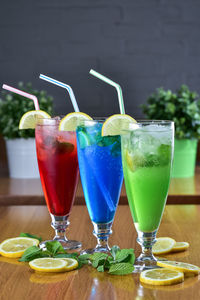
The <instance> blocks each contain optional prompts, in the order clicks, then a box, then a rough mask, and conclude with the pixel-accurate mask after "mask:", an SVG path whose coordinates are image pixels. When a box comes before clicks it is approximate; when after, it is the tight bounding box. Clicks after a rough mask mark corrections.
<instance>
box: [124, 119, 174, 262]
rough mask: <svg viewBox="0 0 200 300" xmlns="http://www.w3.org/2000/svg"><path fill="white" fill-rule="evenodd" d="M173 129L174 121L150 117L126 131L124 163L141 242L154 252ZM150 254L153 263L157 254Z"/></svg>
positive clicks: (129, 197) (167, 181)
mask: <svg viewBox="0 0 200 300" xmlns="http://www.w3.org/2000/svg"><path fill="white" fill-rule="evenodd" d="M173 130H174V129H173V123H172V122H165V121H157V122H156V121H148V122H142V123H137V124H131V125H130V130H129V131H128V132H127V133H126V134H124V135H122V163H123V171H124V180H125V186H126V192H127V197H128V201H129V206H130V210H131V214H132V217H133V221H134V224H135V227H136V230H137V232H138V236H139V238H138V242H139V243H140V244H141V245H142V248H144V249H143V250H145V248H148V251H150V252H151V248H152V245H153V243H154V242H155V236H156V232H157V230H158V227H159V224H160V221H161V217H162V214H163V211H164V207H165V203H166V199H167V193H168V188H169V182H170V173H171V164H172V153H173V136H174V131H173ZM145 251H146V250H145ZM149 254H150V256H148V259H147V260H148V262H149V264H150V261H151V263H152V260H154V259H155V258H154V257H153V255H152V253H149ZM143 256H144V253H143ZM142 262H143V263H144V261H142Z"/></svg>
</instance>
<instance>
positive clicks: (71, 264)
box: [57, 258, 78, 271]
mask: <svg viewBox="0 0 200 300" xmlns="http://www.w3.org/2000/svg"><path fill="white" fill-rule="evenodd" d="M57 259H62V260H64V261H66V263H67V266H66V267H65V271H72V270H74V269H77V267H78V261H77V260H76V259H74V258H57Z"/></svg>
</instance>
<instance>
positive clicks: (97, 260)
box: [90, 252, 108, 268]
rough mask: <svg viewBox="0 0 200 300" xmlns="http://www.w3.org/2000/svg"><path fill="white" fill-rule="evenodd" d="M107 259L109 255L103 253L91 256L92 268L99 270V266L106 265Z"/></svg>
mask: <svg viewBox="0 0 200 300" xmlns="http://www.w3.org/2000/svg"><path fill="white" fill-rule="evenodd" d="M107 257H108V254H106V253H101V252H96V253H94V254H92V255H90V260H91V261H92V266H93V267H94V268H97V267H98V265H102V264H104V262H105V260H106V259H107Z"/></svg>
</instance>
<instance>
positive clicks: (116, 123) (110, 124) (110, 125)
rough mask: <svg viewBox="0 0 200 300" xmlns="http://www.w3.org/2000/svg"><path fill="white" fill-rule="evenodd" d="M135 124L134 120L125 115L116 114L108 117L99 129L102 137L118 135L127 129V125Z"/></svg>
mask: <svg viewBox="0 0 200 300" xmlns="http://www.w3.org/2000/svg"><path fill="white" fill-rule="evenodd" d="M130 123H132V124H134V123H137V122H136V120H135V119H133V118H132V117H131V116H129V115H126V114H116V115H112V116H110V117H109V118H108V119H107V120H106V121H105V122H104V123H103V126H102V129H101V135H102V136H109V135H110V136H111V135H120V134H121V133H122V132H123V131H124V130H128V129H129V124H130Z"/></svg>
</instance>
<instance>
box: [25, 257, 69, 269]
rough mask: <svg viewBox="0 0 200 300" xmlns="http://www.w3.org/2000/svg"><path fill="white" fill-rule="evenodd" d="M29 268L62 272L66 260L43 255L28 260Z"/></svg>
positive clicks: (65, 265)
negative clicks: (42, 256)
mask: <svg viewBox="0 0 200 300" xmlns="http://www.w3.org/2000/svg"><path fill="white" fill-rule="evenodd" d="M29 266H30V267H31V269H33V270H35V271H40V272H64V271H66V267H67V262H66V261H64V260H63V259H58V258H52V257H44V258H36V259H34V260H32V261H30V262H29Z"/></svg>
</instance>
